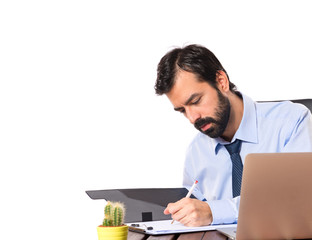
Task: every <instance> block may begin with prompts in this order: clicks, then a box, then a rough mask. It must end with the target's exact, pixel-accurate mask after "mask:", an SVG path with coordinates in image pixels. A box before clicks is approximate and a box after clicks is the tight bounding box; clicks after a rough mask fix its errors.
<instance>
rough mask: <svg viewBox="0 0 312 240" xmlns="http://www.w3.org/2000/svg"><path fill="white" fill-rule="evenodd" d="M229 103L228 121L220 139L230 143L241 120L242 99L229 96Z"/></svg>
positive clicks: (242, 111)
mask: <svg viewBox="0 0 312 240" xmlns="http://www.w3.org/2000/svg"><path fill="white" fill-rule="evenodd" d="M229 101H230V103H231V113H230V119H229V122H228V125H227V127H226V129H225V131H224V133H223V135H222V136H221V137H222V138H223V139H224V140H226V141H228V142H231V141H232V138H233V137H234V135H235V133H236V131H237V129H238V128H239V125H240V123H241V121H242V119H243V114H244V103H243V99H241V98H240V97H238V96H237V95H236V94H231V95H230V96H229Z"/></svg>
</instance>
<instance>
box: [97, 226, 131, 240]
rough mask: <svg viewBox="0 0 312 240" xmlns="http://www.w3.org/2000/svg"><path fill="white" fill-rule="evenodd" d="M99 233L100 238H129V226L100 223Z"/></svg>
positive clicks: (103, 239)
mask: <svg viewBox="0 0 312 240" xmlns="http://www.w3.org/2000/svg"><path fill="white" fill-rule="evenodd" d="M97 233H98V236H99V240H127V237H128V226H127V225H123V226H118V227H103V226H102V225H100V226H98V227H97Z"/></svg>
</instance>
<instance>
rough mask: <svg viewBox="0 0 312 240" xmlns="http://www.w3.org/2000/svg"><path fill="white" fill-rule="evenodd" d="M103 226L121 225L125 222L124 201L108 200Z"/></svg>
mask: <svg viewBox="0 0 312 240" xmlns="http://www.w3.org/2000/svg"><path fill="white" fill-rule="evenodd" d="M104 213H105V218H104V220H103V224H102V225H103V226H121V225H123V224H124V217H125V207H124V205H123V204H122V203H119V202H117V203H112V202H107V204H106V206H105V209H104Z"/></svg>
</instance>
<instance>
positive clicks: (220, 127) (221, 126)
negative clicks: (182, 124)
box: [194, 89, 231, 138]
mask: <svg viewBox="0 0 312 240" xmlns="http://www.w3.org/2000/svg"><path fill="white" fill-rule="evenodd" d="M217 93H218V107H217V110H216V111H215V118H212V117H205V118H200V119H198V120H196V122H195V123H194V127H195V128H196V129H197V130H199V131H200V132H202V133H203V134H206V135H207V136H209V137H211V138H218V137H221V136H222V134H223V133H224V131H225V128H226V126H227V125H228V122H229V119H230V112H231V104H230V101H229V99H228V98H227V97H226V96H223V94H222V93H221V92H220V90H219V89H217ZM210 123H211V126H210V128H208V129H207V130H206V131H202V129H201V128H202V127H203V126H205V125H206V124H210Z"/></svg>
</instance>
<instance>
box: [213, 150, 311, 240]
mask: <svg viewBox="0 0 312 240" xmlns="http://www.w3.org/2000/svg"><path fill="white" fill-rule="evenodd" d="M218 231H220V232H222V233H223V234H225V235H226V236H228V237H229V238H230V239H238V240H244V239H248V240H252V239H305V238H310V239H311V238H312V153H311V152H309V153H253V154H249V155H247V156H246V159H245V163H244V171H243V180H242V189H241V199H240V207H239V215H238V222H237V229H236V228H235V229H234V228H231V229H218Z"/></svg>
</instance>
